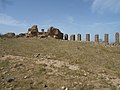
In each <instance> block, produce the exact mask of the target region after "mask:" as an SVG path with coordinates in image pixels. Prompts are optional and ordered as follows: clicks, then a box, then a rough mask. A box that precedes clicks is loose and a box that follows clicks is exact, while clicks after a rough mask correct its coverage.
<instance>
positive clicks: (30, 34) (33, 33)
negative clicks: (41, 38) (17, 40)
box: [27, 25, 38, 37]
mask: <svg viewBox="0 0 120 90" xmlns="http://www.w3.org/2000/svg"><path fill="white" fill-rule="evenodd" d="M34 36H38V28H37V25H33V26H32V27H31V28H29V29H28V32H27V37H34Z"/></svg>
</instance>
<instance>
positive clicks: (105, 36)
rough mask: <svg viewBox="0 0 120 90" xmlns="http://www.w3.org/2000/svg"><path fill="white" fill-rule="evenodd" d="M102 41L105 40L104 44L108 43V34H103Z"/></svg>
mask: <svg viewBox="0 0 120 90" xmlns="http://www.w3.org/2000/svg"><path fill="white" fill-rule="evenodd" d="M104 42H105V45H108V44H109V35H108V34H105V35H104Z"/></svg>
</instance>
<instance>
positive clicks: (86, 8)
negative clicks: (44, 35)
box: [0, 0, 120, 41]
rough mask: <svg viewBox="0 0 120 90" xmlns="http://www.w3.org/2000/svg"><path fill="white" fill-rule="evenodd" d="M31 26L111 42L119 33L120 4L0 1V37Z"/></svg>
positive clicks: (107, 0)
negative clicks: (50, 28) (52, 28)
mask: <svg viewBox="0 0 120 90" xmlns="http://www.w3.org/2000/svg"><path fill="white" fill-rule="evenodd" d="M32 25H38V27H39V31H40V29H42V28H44V29H45V30H47V29H48V28H49V27H50V26H54V27H57V28H59V29H60V30H61V31H62V32H63V33H67V34H69V35H70V34H76V35H77V34H78V33H81V34H82V38H83V40H85V34H87V33H89V34H91V39H92V40H93V38H94V35H95V34H99V35H100V38H101V39H103V38H104V34H105V33H108V34H109V35H110V36H109V37H110V41H113V40H114V34H115V33H116V32H120V0H0V33H2V34H4V33H6V32H15V33H17V34H18V33H22V32H27V29H28V28H29V27H31V26H32Z"/></svg>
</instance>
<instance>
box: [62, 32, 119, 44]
mask: <svg viewBox="0 0 120 90" xmlns="http://www.w3.org/2000/svg"><path fill="white" fill-rule="evenodd" d="M68 37H69V36H68V34H64V37H63V39H64V40H68ZM76 37H77V39H76ZM90 37H91V36H90V34H86V35H85V42H95V43H103V44H104V45H106V46H107V45H115V46H119V45H120V41H119V40H120V39H119V38H120V37H119V33H118V32H116V33H115V42H114V43H110V42H109V34H104V40H103V41H101V39H100V38H99V34H95V35H94V41H91V40H90ZM82 38H83V37H82V35H81V34H77V35H76V36H75V34H71V35H70V41H82Z"/></svg>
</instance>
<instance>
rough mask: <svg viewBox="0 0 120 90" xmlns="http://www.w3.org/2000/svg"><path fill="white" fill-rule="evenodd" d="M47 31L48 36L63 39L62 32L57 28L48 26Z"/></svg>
mask: <svg viewBox="0 0 120 90" xmlns="http://www.w3.org/2000/svg"><path fill="white" fill-rule="evenodd" d="M47 33H48V37H52V38H55V39H63V33H61V31H60V30H59V29H57V28H54V27H50V28H49V29H48V30H47Z"/></svg>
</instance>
